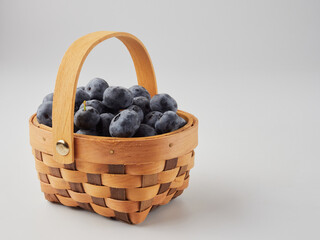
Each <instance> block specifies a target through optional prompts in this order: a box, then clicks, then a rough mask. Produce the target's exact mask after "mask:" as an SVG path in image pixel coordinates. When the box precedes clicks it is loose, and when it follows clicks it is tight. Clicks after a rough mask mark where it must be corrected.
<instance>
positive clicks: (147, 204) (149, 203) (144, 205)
mask: <svg viewBox="0 0 320 240" xmlns="http://www.w3.org/2000/svg"><path fill="white" fill-rule="evenodd" d="M152 202H153V198H152V199H149V200H145V201H141V202H140V209H139V212H143V211H145V210H146V209H148V208H151V207H152Z"/></svg>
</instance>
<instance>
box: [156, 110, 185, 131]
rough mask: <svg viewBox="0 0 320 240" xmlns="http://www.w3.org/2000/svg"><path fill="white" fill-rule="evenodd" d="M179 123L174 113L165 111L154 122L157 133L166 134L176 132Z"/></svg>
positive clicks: (178, 118)
mask: <svg viewBox="0 0 320 240" xmlns="http://www.w3.org/2000/svg"><path fill="white" fill-rule="evenodd" d="M180 122H181V120H180V117H179V116H178V115H177V114H176V113H175V112H173V111H167V112H165V113H164V114H163V115H162V117H161V118H160V119H159V120H158V121H157V122H156V124H155V128H156V131H157V133H160V134H161V133H168V132H172V131H174V130H177V129H178V128H179V125H180Z"/></svg>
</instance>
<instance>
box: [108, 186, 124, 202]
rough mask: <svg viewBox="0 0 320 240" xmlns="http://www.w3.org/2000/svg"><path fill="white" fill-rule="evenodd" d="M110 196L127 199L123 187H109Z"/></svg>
mask: <svg viewBox="0 0 320 240" xmlns="http://www.w3.org/2000/svg"><path fill="white" fill-rule="evenodd" d="M110 193H111V198H112V199H117V200H127V198H126V189H125V188H110Z"/></svg>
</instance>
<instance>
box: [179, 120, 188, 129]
mask: <svg viewBox="0 0 320 240" xmlns="http://www.w3.org/2000/svg"><path fill="white" fill-rule="evenodd" d="M179 119H180V123H179V128H182V127H183V126H184V125H186V124H187V121H186V120H184V119H183V118H182V117H179Z"/></svg>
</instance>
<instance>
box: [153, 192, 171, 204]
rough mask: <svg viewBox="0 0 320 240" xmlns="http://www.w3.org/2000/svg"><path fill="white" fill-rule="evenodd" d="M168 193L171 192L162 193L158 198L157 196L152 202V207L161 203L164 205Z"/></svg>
mask: <svg viewBox="0 0 320 240" xmlns="http://www.w3.org/2000/svg"><path fill="white" fill-rule="evenodd" d="M168 192H169V190H166V191H165V192H163V193H160V194H158V195H157V196H155V197H154V199H153V201H152V205H159V204H160V203H162V202H163V201H164V199H165V198H166V196H167V195H168Z"/></svg>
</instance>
